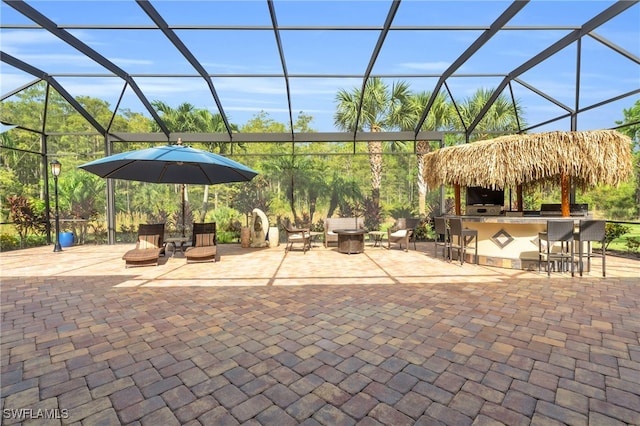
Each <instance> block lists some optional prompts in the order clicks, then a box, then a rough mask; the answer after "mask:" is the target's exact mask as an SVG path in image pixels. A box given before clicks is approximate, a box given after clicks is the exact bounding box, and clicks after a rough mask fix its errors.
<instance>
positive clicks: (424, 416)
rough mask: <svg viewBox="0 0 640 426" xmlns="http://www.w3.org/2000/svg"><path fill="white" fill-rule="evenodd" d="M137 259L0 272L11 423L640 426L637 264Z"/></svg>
mask: <svg viewBox="0 0 640 426" xmlns="http://www.w3.org/2000/svg"><path fill="white" fill-rule="evenodd" d="M128 248H130V246H128V245H127V246H124V245H117V246H76V247H71V248H68V249H65V250H64V251H63V252H62V253H52V252H51V250H52V247H51V246H49V247H42V248H35V249H26V250H20V251H15V252H6V253H2V254H0V276H1V287H0V290H1V294H0V295H1V302H2V306H1V309H2V330H1V332H2V335H1V386H2V390H1V393H2V394H1V405H2V424H17V423H20V422H25V423H28V421H29V419H30V418H33V417H38V416H46V415H49V416H54V417H60V418H59V419H53V420H48V423H47V424H83V425H98V424H100V425H111V424H140V425H172V424H176V425H178V424H189V425H198V424H202V425H218V424H256V425H257V424H262V425H272V424H277V425H278V426H283V425H289V424H291V425H294V424H306V425H317V424H322V425H355V424H360V425H375V424H385V425H403V424H434V425H439V424H443V425H472V424H475V425H489V424H508V425H529V424H532V425H534V424H535V425H554V424H575V425H623V424H636V425H638V424H640V309H639V308H640V307H639V304H640V262H639V261H631V260H625V259H619V258H614V257H608V258H607V275H608V276H607V278H602V277H599V276H598V274H597V268H598V267H599V265H600V264H599V261H598V260H596V267H595V271H594V272H593V273H592V274H591V275H586V276H585V277H583V278H579V277H577V276H576V277H574V278H571V276H570V274H552V278H550V279H549V278H547V276H546V273H538V272H537V271H536V272H526V271H514V270H506V269H498V268H489V267H483V266H476V265H471V264H466V263H465V264H464V265H460V264H459V263H455V262H454V263H448V262H444V261H443V260H441V259H434V258H433V246H432V245H429V244H428V243H422V244H419V246H418V250H409V252H404V251H401V250H397V249H392V250H386V249H380V248H371V247H367V248H366V250H365V253H364V254H358V255H345V254H340V253H337V251H336V250H335V249H324V248H322V247H314V248H313V249H312V250H311V251H310V252H307V253H306V254H303V253H302V252H301V251H293V252H290V253H288V254H285V252H284V248H283V247H282V246H280V247H278V248H271V249H242V248H240V247H238V246H236V245H221V246H220V248H219V251H220V252H221V261H220V262H217V263H206V264H205V263H203V264H189V265H186V264H185V259H184V258H183V257H181V256H180V255H177V256H175V257H168V258H164V259H162V261H161V264H160V265H159V266H157V267H144V268H129V269H125V268H124V261H122V260H121V256H122V253H124V252H125V251H126V250H127V249H128ZM38 410H41V411H38ZM40 422H43V419H42V418H39V419H37V420H36V422H34V424H40ZM43 423H44V422H43Z"/></svg>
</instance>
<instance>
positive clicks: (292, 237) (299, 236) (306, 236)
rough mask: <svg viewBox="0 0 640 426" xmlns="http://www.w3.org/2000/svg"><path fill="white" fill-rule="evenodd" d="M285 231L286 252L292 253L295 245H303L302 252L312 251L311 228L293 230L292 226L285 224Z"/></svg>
mask: <svg viewBox="0 0 640 426" xmlns="http://www.w3.org/2000/svg"><path fill="white" fill-rule="evenodd" d="M283 227H284V231H285V233H286V234H287V246H286V248H285V250H286V251H290V250H291V249H292V248H293V245H294V244H302V251H303V253H306V252H307V250H310V249H311V231H310V230H309V228H293V227H292V226H291V225H288V224H286V223H285V224H284V225H283Z"/></svg>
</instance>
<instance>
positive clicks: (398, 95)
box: [334, 77, 414, 208]
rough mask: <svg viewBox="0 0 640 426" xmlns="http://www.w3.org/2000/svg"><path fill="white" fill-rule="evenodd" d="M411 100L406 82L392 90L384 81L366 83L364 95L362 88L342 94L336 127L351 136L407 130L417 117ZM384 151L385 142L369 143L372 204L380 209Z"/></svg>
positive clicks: (338, 97)
mask: <svg viewBox="0 0 640 426" xmlns="http://www.w3.org/2000/svg"><path fill="white" fill-rule="evenodd" d="M410 96H411V92H410V90H409V85H408V84H407V83H406V82H404V81H399V82H394V83H393V84H392V85H391V87H389V86H388V85H387V84H385V83H384V81H383V80H382V79H381V78H379V77H373V78H371V79H369V80H367V82H366V83H365V86H364V93H363V92H362V90H361V89H358V88H353V89H352V91H351V92H349V91H347V90H346V89H340V90H339V91H338V94H337V95H336V102H337V103H338V106H337V110H336V113H335V115H334V123H335V125H336V127H338V128H339V129H342V130H344V131H349V132H355V131H362V130H364V129H366V130H368V131H370V132H381V131H384V130H391V129H394V128H406V127H408V126H409V125H410V122H411V120H412V119H413V116H414V114H413V107H414V105H413V104H412V103H411V102H409V99H410ZM360 107H362V108H360ZM382 147H383V144H382V141H369V142H367V150H368V152H369V167H370V170H371V200H372V202H373V204H374V205H375V206H376V207H377V208H379V207H380V188H381V186H382V152H383V149H382Z"/></svg>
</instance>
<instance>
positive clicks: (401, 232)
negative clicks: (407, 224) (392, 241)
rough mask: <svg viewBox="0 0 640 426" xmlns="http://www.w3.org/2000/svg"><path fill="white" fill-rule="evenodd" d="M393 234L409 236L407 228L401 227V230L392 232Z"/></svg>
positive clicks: (393, 235)
mask: <svg viewBox="0 0 640 426" xmlns="http://www.w3.org/2000/svg"><path fill="white" fill-rule="evenodd" d="M391 236H392V237H396V238H401V237H406V236H407V230H406V229H400V230H399V231H395V232H392V233H391Z"/></svg>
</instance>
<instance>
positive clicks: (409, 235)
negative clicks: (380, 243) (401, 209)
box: [387, 218, 420, 251]
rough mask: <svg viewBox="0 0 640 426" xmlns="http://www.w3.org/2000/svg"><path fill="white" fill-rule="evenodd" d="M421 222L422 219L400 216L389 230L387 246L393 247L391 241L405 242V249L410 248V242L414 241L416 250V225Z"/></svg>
mask: <svg viewBox="0 0 640 426" xmlns="http://www.w3.org/2000/svg"><path fill="white" fill-rule="evenodd" d="M419 224H420V219H411V218H409V219H406V218H399V219H398V220H397V221H396V223H395V225H394V226H393V227H391V228H389V229H388V230H387V248H391V243H398V244H400V248H402V244H404V246H405V249H404V251H408V250H409V242H410V241H413V249H414V250H416V240H415V238H416V227H417V226H418V225H419Z"/></svg>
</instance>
